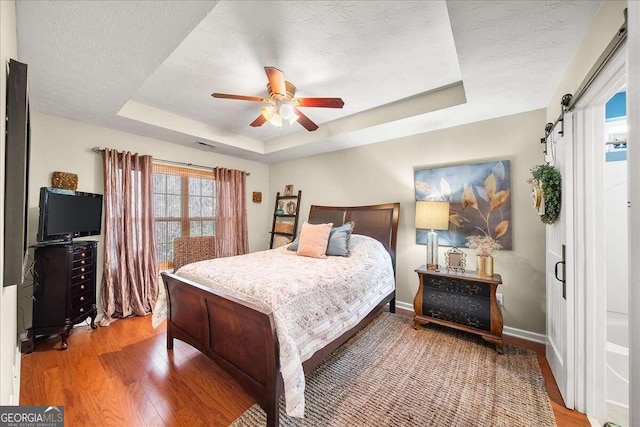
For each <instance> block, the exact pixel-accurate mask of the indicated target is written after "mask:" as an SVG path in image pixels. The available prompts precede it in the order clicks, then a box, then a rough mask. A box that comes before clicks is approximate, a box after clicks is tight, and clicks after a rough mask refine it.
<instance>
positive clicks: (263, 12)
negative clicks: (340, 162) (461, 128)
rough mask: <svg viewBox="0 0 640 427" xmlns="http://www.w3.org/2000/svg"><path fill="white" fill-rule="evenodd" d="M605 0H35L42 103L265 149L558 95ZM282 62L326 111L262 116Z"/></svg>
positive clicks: (512, 107) (308, 147) (413, 129)
mask: <svg viewBox="0 0 640 427" xmlns="http://www.w3.org/2000/svg"><path fill="white" fill-rule="evenodd" d="M599 4H600V2H599V1H573V2H571V1H505V2H493V1H491V2H487V1H477V2H474V1H448V2H444V1H402V2H400V1H395V2H394V1H390V2H387V1H340V2H337V1H336V2H320V1H313V2H311V1H297V2H288V1H280V2H278V1H274V2H265V1H256V2H253V1H233V2H232V1H221V2H211V1H162V2H157V1H135V2H103V1H91V2H89V1H86V2H78V1H75V2H74V1H49V2H42V1H21V2H17V18H18V53H19V59H20V60H22V61H24V62H27V63H28V64H29V65H30V79H31V102H32V107H33V109H34V110H36V111H41V112H45V113H50V114H55V115H60V116H64V117H69V118H72V119H75V120H80V121H85V122H89V123H95V124H99V125H102V126H108V127H112V128H117V129H122V130H126V131H129V132H133V133H137V134H141V135H146V136H150V137H155V138H160V139H164V140H167V141H171V142H175V143H177V144H184V145H190V146H194V142H195V141H196V140H202V141H208V142H211V143H213V144H215V145H216V146H217V147H218V148H217V149H216V151H218V152H220V153H223V154H230V155H235V156H239V157H244V158H248V159H252V160H259V161H265V162H275V161H281V160H285V159H289V158H295V157H300V156H305V155H310V154H316V153H320V152H325V151H331V150H336V149H342V148H348V147H353V146H358V145H364V144H370V143H374V142H378V141H384V140H390V139H395V138H399V137H402V136H406V135H412V134H417V133H423V132H428V131H432V130H435V129H441V128H445V127H450V126H455V125H459V124H464V123H470V122H474V121H478V120H484V119H489V118H493V117H498V116H503V115H508V114H516V113H519V112H524V111H530V110H533V109H537V108H544V107H546V105H547V104H548V102H549V100H550V98H551V96H552V94H553V92H554V90H555V88H556V87H557V86H558V84H559V83H560V79H561V77H562V75H563V74H564V71H565V69H566V67H567V66H568V64H569V62H570V61H571V59H572V58H573V56H574V54H575V52H576V50H577V48H578V46H579V44H580V42H581V41H582V38H583V37H584V34H585V33H586V30H587V28H588V26H589V24H590V23H591V21H592V20H593V17H594V16H595V13H596V11H597V9H598V7H599ZM265 65H268V66H275V67H278V68H280V69H282V70H283V71H284V72H285V76H286V78H287V80H290V81H292V82H293V83H294V84H295V85H296V86H297V88H298V92H297V95H298V96H329V97H334V96H339V97H342V98H343V99H344V101H345V107H344V108H343V109H342V110H339V109H321V108H306V109H304V113H305V114H306V115H308V116H309V117H310V118H311V119H312V120H314V121H315V122H316V123H318V124H319V125H320V129H318V130H317V131H315V132H307V131H305V130H304V129H303V128H302V127H301V126H299V125H294V126H291V127H290V126H288V125H286V124H285V125H284V126H283V128H275V127H273V126H271V125H270V124H265V125H264V126H262V127H260V128H251V127H249V123H250V122H251V121H253V119H255V118H256V116H257V115H258V114H259V107H260V104H259V103H252V102H246V101H236V100H223V99H214V98H212V97H211V96H210V95H211V93H212V92H226V93H237V94H243V95H253V96H265V94H266V93H265V84H266V76H265V74H264V70H263V67H264V66H265Z"/></svg>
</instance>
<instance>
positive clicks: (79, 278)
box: [71, 267, 93, 286]
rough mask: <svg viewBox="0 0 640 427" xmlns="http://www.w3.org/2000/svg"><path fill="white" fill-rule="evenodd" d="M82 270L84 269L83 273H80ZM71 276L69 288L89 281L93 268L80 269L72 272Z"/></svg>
mask: <svg viewBox="0 0 640 427" xmlns="http://www.w3.org/2000/svg"><path fill="white" fill-rule="evenodd" d="M82 268H84V270H85V271H82ZM72 274H73V275H72V276H71V286H73V285H75V284H77V283H80V282H84V281H86V280H91V279H92V278H93V268H88V267H80V268H77V269H75V270H73V271H72Z"/></svg>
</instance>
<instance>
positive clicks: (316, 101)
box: [295, 98, 344, 108]
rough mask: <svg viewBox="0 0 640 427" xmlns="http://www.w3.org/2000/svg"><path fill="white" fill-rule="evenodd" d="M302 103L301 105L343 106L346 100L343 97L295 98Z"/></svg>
mask: <svg viewBox="0 0 640 427" xmlns="http://www.w3.org/2000/svg"><path fill="white" fill-rule="evenodd" d="M295 101H298V102H299V103H300V107H323V108H342V107H343V106H344V101H343V100H342V98H295Z"/></svg>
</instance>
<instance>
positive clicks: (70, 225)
mask: <svg viewBox="0 0 640 427" xmlns="http://www.w3.org/2000/svg"><path fill="white" fill-rule="evenodd" d="M101 227H102V194H93V193H83V192H80V191H70V190H61V189H58V188H49V187H42V188H41V189H40V219H39V221H38V242H41V243H55V242H70V241H71V240H72V239H73V238H74V237H83V236H97V235H99V234H100V231H101Z"/></svg>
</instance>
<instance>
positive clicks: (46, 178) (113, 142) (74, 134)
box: [19, 113, 272, 331]
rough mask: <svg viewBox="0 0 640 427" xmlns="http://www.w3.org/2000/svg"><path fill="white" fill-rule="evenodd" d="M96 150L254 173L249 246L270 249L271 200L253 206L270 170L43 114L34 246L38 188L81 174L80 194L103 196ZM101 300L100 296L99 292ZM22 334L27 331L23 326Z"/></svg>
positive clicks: (34, 135) (35, 174) (34, 194)
mask: <svg viewBox="0 0 640 427" xmlns="http://www.w3.org/2000/svg"><path fill="white" fill-rule="evenodd" d="M92 147H101V148H104V147H108V148H114V149H117V150H121V151H123V150H127V151H131V152H137V153H140V154H149V155H152V156H154V157H156V158H159V159H166V160H175V161H181V162H187V163H193V164H199V165H210V166H222V167H227V168H233V169H241V170H245V171H247V172H250V173H251V175H250V176H248V177H247V217H248V226H249V247H250V250H251V251H257V250H263V249H266V248H267V247H268V243H269V241H268V238H269V234H268V232H269V230H270V227H271V223H270V212H271V209H272V206H271V204H270V203H269V201H268V197H265V198H263V202H262V203H260V204H257V203H253V202H252V201H251V192H252V191H262V193H263V194H264V195H265V196H266V195H267V194H268V190H269V188H268V180H269V167H268V165H266V164H262V163H257V162H252V161H249V160H242V159H238V158H234V157H229V156H223V155H219V154H215V153H211V152H207V151H202V150H197V149H194V148H189V147H184V146H180V145H176V144H170V143H168V142H164V141H160V140H155V139H151V138H145V137H141V136H137V135H133V134H129V133H125V132H120V131H116V130H111V129H107V128H103V127H99V126H94V125H89V124H85V123H80V122H76V121H72V120H68V119H64V118H60V117H56V116H51V115H46V114H39V113H32V115H31V169H30V172H31V173H30V178H29V179H30V181H29V207H30V208H29V230H30V241H31V242H35V240H36V231H37V222H38V203H39V193H40V190H39V189H40V187H47V186H50V185H51V173H52V172H54V171H64V172H72V173H76V174H78V181H79V183H78V190H80V191H87V192H90V193H100V194H103V193H104V191H103V188H104V186H103V176H102V173H103V169H102V156H101V155H99V154H96V153H93V152H92V151H91V148H92ZM264 199H266V200H264ZM87 239H91V238H87ZM93 240H99V241H100V242H102V241H103V236H98V237H97V238H95V237H94V238H93ZM103 250H104V247H103V245H101V244H99V245H98V290H99V289H100V288H101V285H100V280H101V277H102V259H103ZM28 291H30V289H28ZM98 295H100V293H99V291H98ZM99 300H100V298H99V297H98V311H99V312H101V311H102V310H101V307H100V301H99ZM30 312H31V311H30V307H25V313H27V314H28V313H30ZM29 318H30V316H29V315H27V316H26V319H29ZM25 323H26V325H25V326H26V327H28V326H29V323H30V321H28V320H26V321H25ZM19 329H20V330H21V331H23V330H24V327H22V325H21V327H20V328H19Z"/></svg>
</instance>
